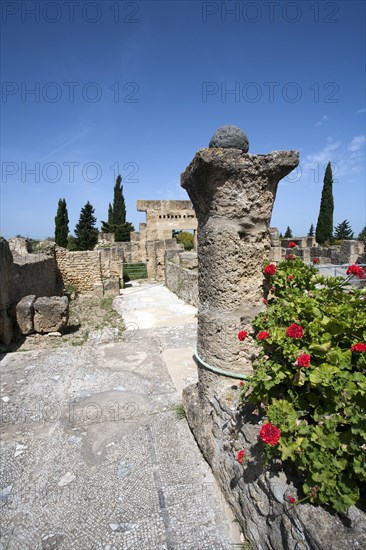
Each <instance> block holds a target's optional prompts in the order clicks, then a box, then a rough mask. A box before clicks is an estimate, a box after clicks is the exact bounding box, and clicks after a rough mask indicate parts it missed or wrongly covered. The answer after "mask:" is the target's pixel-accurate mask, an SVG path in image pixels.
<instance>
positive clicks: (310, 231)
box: [308, 224, 314, 237]
mask: <svg viewBox="0 0 366 550" xmlns="http://www.w3.org/2000/svg"><path fill="white" fill-rule="evenodd" d="M308 237H314V225H313V224H311V226H310V229H309V233H308Z"/></svg>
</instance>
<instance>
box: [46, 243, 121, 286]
mask: <svg viewBox="0 0 366 550" xmlns="http://www.w3.org/2000/svg"><path fill="white" fill-rule="evenodd" d="M55 255H56V262H57V267H58V270H59V272H60V275H61V278H62V281H63V284H64V286H65V285H73V286H75V287H76V289H77V291H78V292H79V293H80V294H90V293H94V294H97V295H99V296H103V295H114V296H116V295H118V294H119V282H120V279H121V278H122V270H123V251H122V250H121V249H120V248H118V247H112V248H99V249H98V248H96V249H94V250H85V251H84V250H78V251H74V252H72V251H69V250H66V249H65V248H61V247H58V246H56V248H55Z"/></svg>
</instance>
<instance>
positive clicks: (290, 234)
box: [283, 225, 293, 239]
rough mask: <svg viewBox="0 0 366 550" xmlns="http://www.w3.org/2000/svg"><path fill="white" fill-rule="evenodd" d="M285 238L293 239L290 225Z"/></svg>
mask: <svg viewBox="0 0 366 550" xmlns="http://www.w3.org/2000/svg"><path fill="white" fill-rule="evenodd" d="M283 237H284V238H285V239H291V238H292V237H293V234H292V231H291V228H290V226H289V225H288V226H287V229H286V232H285V234H284V236H283Z"/></svg>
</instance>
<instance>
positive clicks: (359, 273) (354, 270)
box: [346, 265, 365, 279]
mask: <svg viewBox="0 0 366 550" xmlns="http://www.w3.org/2000/svg"><path fill="white" fill-rule="evenodd" d="M346 274H347V275H351V274H352V275H356V277H358V278H359V279H363V278H364V276H365V272H364V270H363V269H362V267H360V266H359V265H350V266H349V268H348V269H347V271H346Z"/></svg>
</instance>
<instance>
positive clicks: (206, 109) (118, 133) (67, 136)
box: [0, 0, 366, 238]
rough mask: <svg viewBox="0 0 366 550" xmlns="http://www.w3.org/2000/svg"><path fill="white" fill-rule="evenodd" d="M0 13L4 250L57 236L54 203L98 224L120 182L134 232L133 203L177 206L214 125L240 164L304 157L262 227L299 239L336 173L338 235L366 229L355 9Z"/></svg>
mask: <svg viewBox="0 0 366 550" xmlns="http://www.w3.org/2000/svg"><path fill="white" fill-rule="evenodd" d="M34 8H35V9H36V11H35V12H34ZM230 9H231V10H232V11H233V13H230V11H229V10H230ZM2 10H3V13H2V20H3V23H2V31H3V32H2V67H3V68H2V80H3V85H2V96H1V111H2V140H1V143H2V148H1V162H2V181H1V226H0V231H1V234H2V235H3V236H5V237H6V238H7V237H10V236H12V235H15V234H17V233H20V234H22V235H27V236H29V237H33V238H45V237H47V236H52V235H53V234H54V216H55V214H56V209H57V202H58V199H59V198H65V199H66V201H67V205H68V209H69V217H70V231H71V232H73V230H74V227H75V224H76V223H77V221H78V218H79V214H80V209H81V207H82V206H83V205H84V204H85V203H86V202H87V201H88V200H89V201H90V202H91V203H92V205H93V206H94V207H95V214H96V217H97V219H98V227H100V221H101V220H103V219H104V220H105V219H106V218H107V209H108V203H109V201H111V200H112V197H113V185H114V181H115V177H116V175H117V174H118V172H120V173H121V175H122V177H123V180H124V183H123V184H124V194H125V199H126V206H127V218H128V220H129V221H132V222H133V223H134V225H135V227H136V229H137V228H138V223H139V222H142V221H144V214H141V213H137V211H136V200H137V199H187V198H188V197H187V195H186V193H185V191H184V190H183V189H181V188H180V174H181V172H182V171H183V170H184V169H185V167H186V166H187V165H188V164H189V162H190V161H191V160H192V158H193V156H194V154H195V153H196V151H197V150H198V149H200V148H202V147H206V146H207V145H208V142H209V140H210V138H211V136H212V134H213V133H214V131H215V130H216V129H217V128H218V127H219V126H222V125H224V124H235V125H238V126H240V127H241V128H242V129H243V130H244V131H245V132H246V133H247V136H248V139H249V143H250V149H249V152H250V153H253V154H255V153H269V152H271V151H273V150H280V149H296V150H298V151H299V152H300V159H301V160H300V170H298V171H297V172H296V173H293V174H292V175H290V176H288V177H287V178H286V179H285V180H283V181H282V182H280V184H279V189H278V194H277V199H276V203H275V207H274V212H273V217H272V224H271V225H273V226H277V227H278V228H279V229H280V230H281V231H284V230H285V229H286V226H287V225H290V226H291V228H292V230H293V232H294V234H296V235H302V234H305V233H307V231H308V229H309V226H310V224H311V223H314V224H316V221H317V216H318V211H319V203H320V195H321V190H322V183H323V176H324V170H325V165H326V164H327V162H328V161H331V162H332V163H333V173H334V179H335V182H334V199H335V212H334V223H335V224H336V223H338V222H340V221H342V220H343V219H345V218H347V219H348V220H349V221H350V223H351V225H352V228H353V230H354V232H355V234H358V233H359V232H360V230H361V229H362V228H363V227H364V226H365V224H366V220H365V218H366V200H365V70H366V67H365V3H364V2H362V1H346V2H343V1H341V2H324V1H320V2H316V1H315V2H314V1H312V0H311V1H296V2H283V1H281V2H199V1H193V2H187V1H184V2H180V1H161V2H154V1H147V2H144V1H142V2H118V1H117V0H114V1H111V2H110V1H108V0H105V1H101V2H89V1H83V0H79V2H72V1H71V2H69V3H67V2H66V5H65V3H64V2H63V1H61V0H59V1H56V2H55V1H53V2H42V1H41V2H33V1H30V0H29V1H27V2H25V1H21V2H3V3H2ZM32 11H33V13H31V12H32ZM31 89H33V90H35V93H33V94H32V93H28V91H29V90H31ZM230 90H233V91H234V93H231V94H230V93H228V92H229V91H230ZM37 163H38V164H37ZM117 166H118V167H119V168H117ZM111 167H112V168H111ZM32 170H33V172H32Z"/></svg>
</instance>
